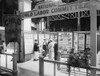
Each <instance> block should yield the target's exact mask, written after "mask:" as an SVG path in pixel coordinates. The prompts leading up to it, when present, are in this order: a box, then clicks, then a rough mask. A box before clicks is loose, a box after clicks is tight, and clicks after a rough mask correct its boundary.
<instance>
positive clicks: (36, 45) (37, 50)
mask: <svg viewBox="0 0 100 76" xmlns="http://www.w3.org/2000/svg"><path fill="white" fill-rule="evenodd" d="M38 59H39V44H38V41H37V40H35V43H34V61H37V60H38Z"/></svg>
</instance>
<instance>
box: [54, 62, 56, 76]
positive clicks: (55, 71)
mask: <svg viewBox="0 0 100 76" xmlns="http://www.w3.org/2000/svg"><path fill="white" fill-rule="evenodd" d="M54 76H56V64H55V63H54Z"/></svg>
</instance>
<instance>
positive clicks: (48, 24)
mask: <svg viewBox="0 0 100 76" xmlns="http://www.w3.org/2000/svg"><path fill="white" fill-rule="evenodd" d="M47 31H49V16H48V17H47Z"/></svg>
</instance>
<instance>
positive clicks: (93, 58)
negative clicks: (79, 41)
mask: <svg viewBox="0 0 100 76" xmlns="http://www.w3.org/2000/svg"><path fill="white" fill-rule="evenodd" d="M90 27H91V30H90V32H91V66H96V54H97V37H96V31H97V9H96V5H95V4H94V3H92V2H91V3H90ZM90 76H96V71H95V70H91V74H90Z"/></svg>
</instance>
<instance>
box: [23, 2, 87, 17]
mask: <svg viewBox="0 0 100 76" xmlns="http://www.w3.org/2000/svg"><path fill="white" fill-rule="evenodd" d="M87 6H88V2H85V3H76V4H70V5H68V4H63V5H57V4H55V3H50V4H41V5H38V6H36V8H35V9H34V10H32V11H29V12H24V13H21V16H22V18H37V17H45V16H51V15H57V14H64V13H70V12H77V11H79V10H83V9H87Z"/></svg>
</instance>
